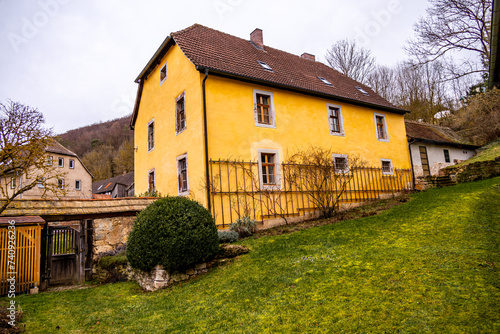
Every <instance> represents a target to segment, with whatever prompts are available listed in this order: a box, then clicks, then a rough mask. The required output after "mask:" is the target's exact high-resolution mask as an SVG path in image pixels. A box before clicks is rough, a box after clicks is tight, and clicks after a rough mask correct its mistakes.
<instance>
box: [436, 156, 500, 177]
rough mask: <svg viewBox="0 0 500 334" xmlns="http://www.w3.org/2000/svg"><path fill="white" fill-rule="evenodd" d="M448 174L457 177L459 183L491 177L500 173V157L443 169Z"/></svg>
mask: <svg viewBox="0 0 500 334" xmlns="http://www.w3.org/2000/svg"><path fill="white" fill-rule="evenodd" d="M443 171H444V173H445V174H446V175H449V176H451V177H456V180H457V182H458V183H462V182H471V181H478V180H483V179H489V178H492V177H495V176H499V175H500V157H497V158H495V160H492V161H478V162H475V163H472V164H469V165H465V166H457V167H448V168H445V169H443Z"/></svg>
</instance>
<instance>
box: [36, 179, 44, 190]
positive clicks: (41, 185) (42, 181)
mask: <svg viewBox="0 0 500 334" xmlns="http://www.w3.org/2000/svg"><path fill="white" fill-rule="evenodd" d="M44 182H45V178H44V177H42V178H41V179H40V181H39V182H38V184H37V187H38V188H45V185H44V184H43V183H44Z"/></svg>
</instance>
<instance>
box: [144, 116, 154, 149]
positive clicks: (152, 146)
mask: <svg viewBox="0 0 500 334" xmlns="http://www.w3.org/2000/svg"><path fill="white" fill-rule="evenodd" d="M151 126H152V129H153V139H152V140H151V141H150V138H149V128H150V127H151ZM146 131H147V134H146V137H147V143H146V145H147V148H148V153H149V152H151V151H152V150H154V149H155V119H154V118H153V119H152V120H150V121H149V122H148V126H147V128H146ZM150 143H151V145H150Z"/></svg>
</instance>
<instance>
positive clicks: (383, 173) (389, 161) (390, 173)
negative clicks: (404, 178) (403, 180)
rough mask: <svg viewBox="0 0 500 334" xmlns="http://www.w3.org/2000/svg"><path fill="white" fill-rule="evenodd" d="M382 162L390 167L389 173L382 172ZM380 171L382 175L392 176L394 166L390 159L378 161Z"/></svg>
mask: <svg viewBox="0 0 500 334" xmlns="http://www.w3.org/2000/svg"><path fill="white" fill-rule="evenodd" d="M384 162H388V163H389V164H390V165H391V171H390V172H384ZM380 170H381V171H382V175H394V166H393V165H392V159H380Z"/></svg>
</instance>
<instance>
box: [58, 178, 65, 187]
mask: <svg viewBox="0 0 500 334" xmlns="http://www.w3.org/2000/svg"><path fill="white" fill-rule="evenodd" d="M57 188H59V189H64V180H63V179H57Z"/></svg>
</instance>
